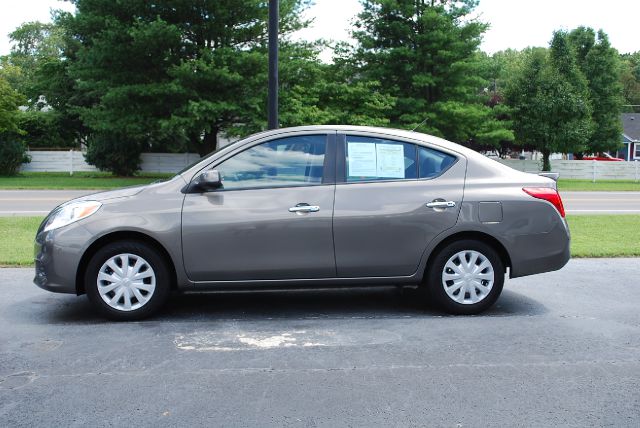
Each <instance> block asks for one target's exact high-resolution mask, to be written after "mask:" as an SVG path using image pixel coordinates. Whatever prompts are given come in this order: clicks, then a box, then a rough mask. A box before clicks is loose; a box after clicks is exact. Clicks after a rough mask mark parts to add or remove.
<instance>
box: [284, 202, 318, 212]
mask: <svg viewBox="0 0 640 428" xmlns="http://www.w3.org/2000/svg"><path fill="white" fill-rule="evenodd" d="M318 211H320V207H319V206H317V205H309V204H306V203H300V204H297V205H296V206H295V207H291V208H289V212H290V213H315V212H318Z"/></svg>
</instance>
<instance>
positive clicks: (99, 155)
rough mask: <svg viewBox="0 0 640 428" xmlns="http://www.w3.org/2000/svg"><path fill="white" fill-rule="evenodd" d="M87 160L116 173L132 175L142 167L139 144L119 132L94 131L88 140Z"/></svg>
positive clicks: (101, 168) (118, 174)
mask: <svg viewBox="0 0 640 428" xmlns="http://www.w3.org/2000/svg"><path fill="white" fill-rule="evenodd" d="M88 143H89V144H88V149H87V153H86V155H85V157H86V159H87V162H89V163H90V164H92V165H95V166H96V167H97V168H99V169H100V170H103V171H111V172H112V173H113V174H114V175H117V176H121V177H130V176H132V175H133V174H134V173H135V172H136V171H137V170H139V169H140V162H141V161H140V152H141V149H140V147H139V146H137V145H135V144H132V142H131V140H128V139H127V138H125V137H122V136H118V135H117V134H116V135H114V134H103V133H94V134H92V135H91V137H90V140H89V142H88Z"/></svg>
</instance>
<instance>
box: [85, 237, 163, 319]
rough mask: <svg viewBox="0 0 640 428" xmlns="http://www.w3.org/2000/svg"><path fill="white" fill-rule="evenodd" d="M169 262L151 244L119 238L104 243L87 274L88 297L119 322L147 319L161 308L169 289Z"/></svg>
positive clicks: (101, 310) (90, 264)
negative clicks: (119, 239) (120, 239)
mask: <svg viewBox="0 0 640 428" xmlns="http://www.w3.org/2000/svg"><path fill="white" fill-rule="evenodd" d="M169 278H170V276H169V270H168V269H167V266H166V261H165V260H164V259H163V257H161V256H160V255H159V254H158V253H157V251H156V250H155V249H154V248H153V247H151V246H150V245H148V244H146V243H144V242H138V241H120V242H113V243H110V244H107V245H105V246H104V247H102V248H101V249H99V250H98V251H97V252H96V254H94V256H93V257H92V258H91V260H90V262H89V265H88V266H87V270H86V273H85V278H84V280H85V289H86V292H87V296H88V297H89V300H90V301H91V303H93V305H94V306H95V307H96V308H97V309H98V310H99V311H100V313H101V314H102V315H104V316H106V317H107V318H110V319H113V320H117V321H131V320H139V319H143V318H146V317H148V316H150V315H152V314H153V313H155V312H156V311H157V310H159V309H160V308H161V307H162V306H163V305H164V303H165V302H166V300H167V298H168V297H169V292H170V288H171V287H170V281H169Z"/></svg>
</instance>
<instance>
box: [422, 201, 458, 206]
mask: <svg viewBox="0 0 640 428" xmlns="http://www.w3.org/2000/svg"><path fill="white" fill-rule="evenodd" d="M455 206H456V203H455V202H453V201H442V200H435V201H432V202H429V203H427V207H428V208H453V207H455Z"/></svg>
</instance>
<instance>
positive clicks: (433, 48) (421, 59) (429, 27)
mask: <svg viewBox="0 0 640 428" xmlns="http://www.w3.org/2000/svg"><path fill="white" fill-rule="evenodd" d="M363 6H364V10H363V12H362V13H361V14H360V15H359V20H358V21H357V22H356V31H355V32H354V37H355V38H356V40H357V41H358V43H359V46H358V49H357V52H356V55H355V57H356V59H357V61H358V62H359V63H360V64H362V72H363V75H364V76H365V78H366V79H368V80H371V81H376V82H380V86H381V88H382V92H383V93H385V94H388V95H390V96H392V97H394V98H395V99H396V104H395V108H394V109H393V111H392V112H391V117H390V122H391V124H392V125H394V126H398V127H403V128H414V127H416V126H417V125H418V124H420V123H422V122H423V121H424V120H425V119H426V122H425V123H424V125H422V128H421V129H423V130H426V131H427V132H429V133H432V134H435V135H439V136H444V137H446V138H448V139H451V140H454V141H459V142H463V141H468V140H473V141H478V142H483V143H487V142H489V143H492V144H497V143H498V142H499V141H500V140H502V139H507V140H513V133H512V132H511V131H510V130H509V129H508V128H507V127H506V126H505V123H503V122H502V121H500V120H498V119H497V117H496V114H495V112H493V111H492V109H491V107H489V106H488V105H486V104H487V103H488V101H489V98H488V97H486V96H484V97H483V96H481V95H480V90H481V88H483V87H485V86H486V81H484V80H483V79H482V78H481V77H480V76H479V73H478V71H479V68H480V66H481V64H480V62H479V61H478V57H477V56H476V55H475V53H476V51H477V49H478V46H479V45H480V41H481V36H482V34H483V32H484V31H485V30H486V28H487V25H486V24H484V23H481V22H478V21H477V20H469V19H466V18H467V17H468V15H469V13H470V12H471V11H472V10H473V9H474V7H475V6H476V2H475V1H473V0H464V1H437V2H416V1H413V0H371V1H366V2H364V4H363Z"/></svg>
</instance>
